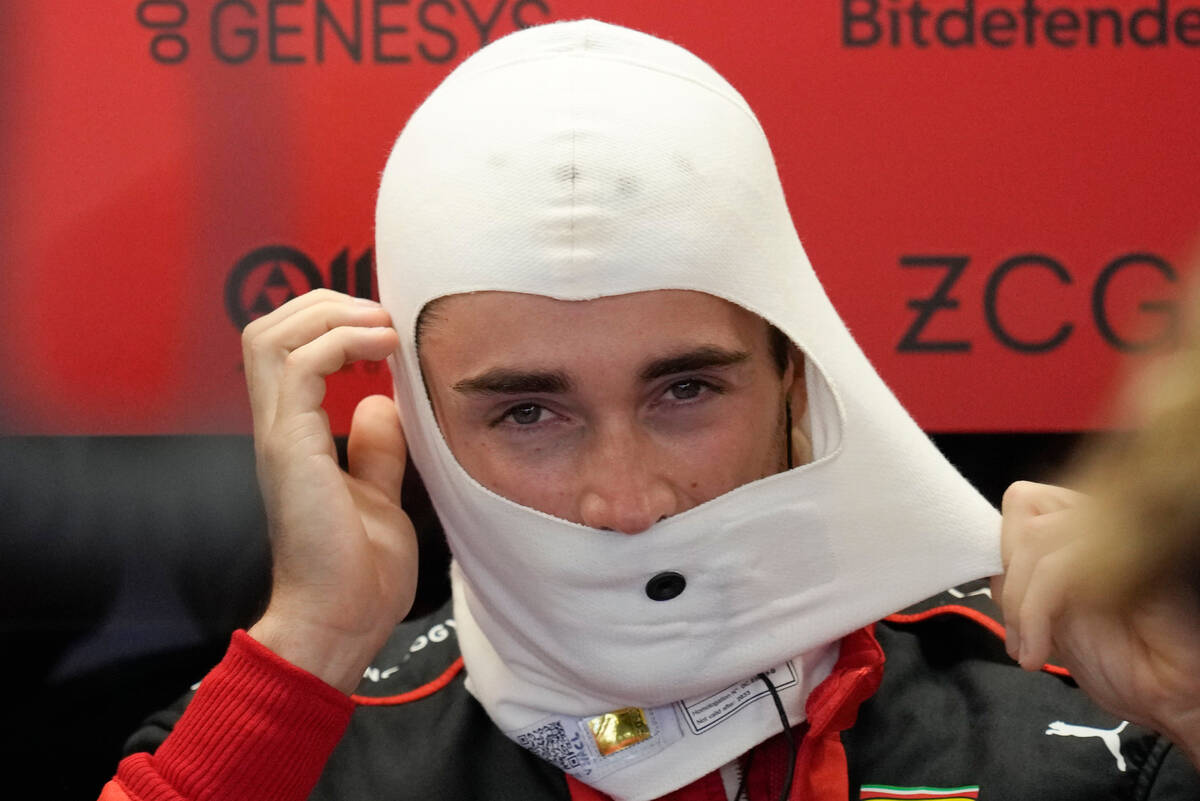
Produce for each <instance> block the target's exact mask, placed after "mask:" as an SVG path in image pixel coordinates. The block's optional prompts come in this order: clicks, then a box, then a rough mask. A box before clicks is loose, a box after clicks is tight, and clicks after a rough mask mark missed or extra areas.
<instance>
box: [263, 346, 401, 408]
mask: <svg viewBox="0 0 1200 801" xmlns="http://www.w3.org/2000/svg"><path fill="white" fill-rule="evenodd" d="M398 343H399V339H398V337H397V336H396V332H395V331H394V330H392V329H391V328H388V327H384V326H379V327H371V328H356V327H350V326H341V327H339V328H335V329H333V330H332V331H328V332H326V333H324V334H322V335H320V336H318V337H317V338H316V339H314V340H313V341H311V342H309V343H307V344H304V345H301V346H300V347H298V348H296V349H295V350H293V351H291V352H290V353H289V354H288V355H287V356H286V357H285V358H284V363H283V370H282V374H281V375H280V377H279V380H278V386H279V389H278V397H277V398H276V409H275V423H276V425H278V424H280V423H282V422H284V421H287V420H288V419H289V418H292V417H295V416H298V415H303V414H307V413H311V412H313V411H316V410H317V409H318V408H320V405H321V401H322V400H323V399H324V397H325V377H326V376H329V375H332V374H333V373H336V372H337V371H338V370H340V369H342V367H344V366H346V365H347V364H350V363H351V362H356V361H362V360H369V361H378V360H380V359H384V358H386V357H387V356H388V354H390V353H391V352H392V351H394V350H395V349H396V346H397V344H398Z"/></svg>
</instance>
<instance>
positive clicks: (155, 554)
mask: <svg viewBox="0 0 1200 801" xmlns="http://www.w3.org/2000/svg"><path fill="white" fill-rule="evenodd" d="M1079 439H1080V435H1079V434H1077V433H1055V434H1031V433H1003V434H959V433H942V434H935V435H933V440H934V441H935V443H936V444H937V445H938V447H939V448H940V449H941V450H942V452H943V453H945V454H946V456H947V457H948V458H949V459H950V461H951V462H953V463H954V464H955V465H956V466H957V467H958V468H959V469H960V470H961V471H962V472H963V473H964V474H965V475H966V476H967V478H968V479H970V480H971V482H972V483H973V484H975V486H976V487H978V488H979V489H980V491H981V492H983V494H984V495H985V496H986V497H988V498H989V499H990V500H991V501H992V502H993V503H996V504H998V503H999V500H1000V496H1001V495H1002V493H1003V492H1004V489H1005V487H1007V486H1008V484H1009V483H1010V482H1012V481H1013V480H1016V479H1018V478H1028V479H1034V480H1038V479H1049V478H1053V477H1054V475H1055V473H1056V471H1057V470H1058V469H1059V467H1060V466H1061V465H1062V464H1063V462H1064V460H1065V458H1066V457H1067V456H1068V455H1069V453H1070V451H1071V449H1072V448H1073V446H1074V445H1075V444H1076V443H1077V441H1078V440H1079ZM344 445H345V442H344V440H342V441H340V442H339V446H340V447H342V448H343V449H344ZM343 457H344V453H343ZM404 491H405V508H406V510H408V512H409V514H410V515H411V516H412V517H413V519H414V523H415V524H416V527H417V530H418V533H419V535H420V537H421V583H420V586H419V588H418V598H417V605H416V607H415V608H414V610H413V615H420V614H423V613H425V612H426V611H431V610H432V609H433V608H435V607H436V606H437V605H438V604H439V603H440V602H441V601H442V600H443V599H444V598H445V597H447V596H448V594H449V585H448V580H447V578H446V569H445V566H446V562H447V558H448V557H447V553H446V549H445V545H444V542H443V541H442V538H441V532H440V529H439V527H438V525H437V521H436V518H435V517H434V515H433V513H432V510H431V509H430V507H429V503H428V499H427V498H425V495H424V490H423V488H422V487H421V486H420V483H419V479H418V478H417V477H416V474H415V471H412V470H410V471H409V472H408V475H407V476H406V480H405V490H404ZM0 511H2V513H3V514H2V515H0V543H2V545H0V609H2V610H3V614H2V616H0V664H2V665H3V667H2V668H0V670H2V671H3V675H2V678H3V682H4V683H3V686H4V688H5V693H4V698H3V700H2V703H3V707H4V715H3V719H4V720H5V721H6V722H7V723H8V724H9V725H8V727H7V728H8V731H9V732H10V737H9V742H10V745H9V746H8V747H7V748H6V749H5V750H6V752H7V753H6V757H7V760H6V761H8V764H9V768H8V770H6V771H5V774H6V789H8V790H9V792H10V794H14V795H16V796H18V797H19V796H22V795H24V794H25V793H28V794H29V795H30V796H31V797H39V798H64V799H65V798H79V799H91V798H95V797H96V796H97V795H99V792H100V788H101V787H102V786H103V784H104V782H105V781H107V780H108V778H110V777H111V776H112V774H113V773H114V771H115V770H116V765H117V762H118V760H119V759H120V756H121V747H122V743H123V742H124V740H125V738H126V737H128V736H129V734H131V733H132V732H133V730H134V729H135V728H137V726H138V725H139V723H140V722H141V721H142V719H143V718H145V717H146V716H147V715H149V714H150V713H152V712H154V711H156V710H158V709H160V708H162V707H164V706H166V705H167V704H169V703H171V702H172V701H173V700H175V699H176V698H177V697H179V696H180V695H181V694H182V693H184V692H185V691H186V690H187V689H188V687H189V686H190V685H191V684H193V683H194V682H196V681H198V680H199V679H200V678H202V677H203V675H204V674H205V673H206V672H207V670H208V669H209V668H210V667H211V666H212V665H213V664H215V663H216V662H217V661H219V660H220V658H221V655H222V654H223V653H224V650H225V646H226V643H227V641H228V637H229V634H230V633H231V632H232V631H233V630H234V629H235V628H239V627H246V626H248V625H249V624H250V623H252V622H253V621H254V619H255V618H256V617H257V616H258V615H259V614H260V613H261V611H262V609H263V607H264V604H265V601H266V597H267V593H268V589H269V576H270V554H269V549H268V545H267V538H266V537H267V535H266V524H265V521H264V518H263V511H262V504H261V501H260V499H259V496H258V489H257V485H256V483H255V476H254V453H253V445H252V442H251V440H250V438H249V437H234V436H231V437H216V436H178V437H10V438H3V439H0Z"/></svg>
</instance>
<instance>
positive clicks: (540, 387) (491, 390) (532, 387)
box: [454, 367, 571, 395]
mask: <svg viewBox="0 0 1200 801" xmlns="http://www.w3.org/2000/svg"><path fill="white" fill-rule="evenodd" d="M454 389H456V390H457V391H459V392H465V393H470V394H486V395H523V394H527V393H532V394H537V393H564V392H570V391H571V379H569V378H567V376H566V375H565V374H563V373H561V372H557V371H551V372H527V371H524V370H511V369H508V368H505V367H495V368H492V369H491V370H488V371H487V372H484V373H480V374H479V375H477V376H474V377H472V378H464V379H463V380H462V381H459V382H458V383H456V384H455V385H454Z"/></svg>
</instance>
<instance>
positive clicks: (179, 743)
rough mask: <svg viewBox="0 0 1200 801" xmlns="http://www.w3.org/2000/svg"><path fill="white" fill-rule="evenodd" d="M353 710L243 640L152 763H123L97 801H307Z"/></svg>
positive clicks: (143, 757)
mask: <svg viewBox="0 0 1200 801" xmlns="http://www.w3.org/2000/svg"><path fill="white" fill-rule="evenodd" d="M353 711H354V702H353V701H351V700H350V697H349V696H347V695H345V694H343V693H341V692H339V691H338V690H336V689H334V688H333V687H331V686H329V685H328V684H326V683H325V682H323V681H321V680H320V679H318V678H317V677H316V676H313V675H312V674H311V673H308V672H306V671H304V670H301V669H300V668H298V667H296V666H295V665H293V664H291V663H290V662H287V661H285V660H284V659H282V658H281V657H279V656H277V655H276V654H274V653H273V652H271V651H270V650H268V649H267V648H266V647H264V646H263V645H261V644H260V643H258V642H257V641H256V640H254V639H253V638H252V637H250V636H249V635H248V634H246V633H245V632H244V631H238V632H235V633H234V635H233V640H232V641H231V642H230V644H229V650H228V651H227V652H226V654H225V658H224V659H222V660H221V662H220V664H218V665H217V666H216V667H215V668H213V670H212V672H210V673H209V674H208V675H207V676H205V677H204V681H203V682H202V683H201V685H200V689H199V690H197V691H196V696H195V697H194V698H193V699H192V702H191V703H190V704H189V705H188V707H187V709H186V710H185V711H184V713H183V716H182V717H181V718H180V719H179V723H178V724H177V725H176V726H175V729H174V731H172V732H171V735H170V736H169V737H167V739H166V741H164V742H163V744H162V745H161V746H159V748H158V750H157V751H156V752H155V753H154V754H153V755H150V754H133V755H132V756H129V757H126V758H125V759H124V760H122V761H121V764H120V767H119V768H118V769H117V775H116V777H115V778H114V779H113V780H112V781H110V782H109V783H108V784H107V785H105V787H104V789H103V790H102V791H101V794H100V801H127V800H128V801H234V800H235V799H237V800H238V801H242V799H244V800H245V801H251V800H252V799H253V801H304V799H306V798H307V797H308V795H309V793H310V792H312V788H313V786H314V785H316V783H317V779H318V778H319V777H320V775H321V771H322V770H323V769H324V767H325V762H326V761H327V760H328V759H329V755H330V754H331V753H332V752H333V749H334V747H335V746H336V745H337V743H338V740H340V739H341V737H342V734H343V733H344V732H345V731H346V727H347V726H348V725H349V723H350V714H351V712H353Z"/></svg>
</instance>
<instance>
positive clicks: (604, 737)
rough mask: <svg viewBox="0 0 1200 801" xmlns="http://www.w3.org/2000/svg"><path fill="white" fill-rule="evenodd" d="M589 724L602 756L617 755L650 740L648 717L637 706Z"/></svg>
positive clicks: (620, 710) (618, 711)
mask: <svg viewBox="0 0 1200 801" xmlns="http://www.w3.org/2000/svg"><path fill="white" fill-rule="evenodd" d="M587 724H588V728H589V729H591V731H592V737H594V738H595V739H596V748H598V749H599V750H600V755H601V756H608V755H609V754H615V753H617V752H618V751H620V750H622V749H625V748H628V747H629V746H631V745H637V744H638V743H640V742H642V741H643V740H649V739H650V726H649V725H648V724H647V723H646V715H645V713H644V712H642V710H640V709H638V708H637V707H636V706H631V707H626V708H625V709H618V710H617V711H615V712H609V713H607V714H605V715H600V716H599V717H595V718H592V719H591V720H589V721H588V722H587Z"/></svg>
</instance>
